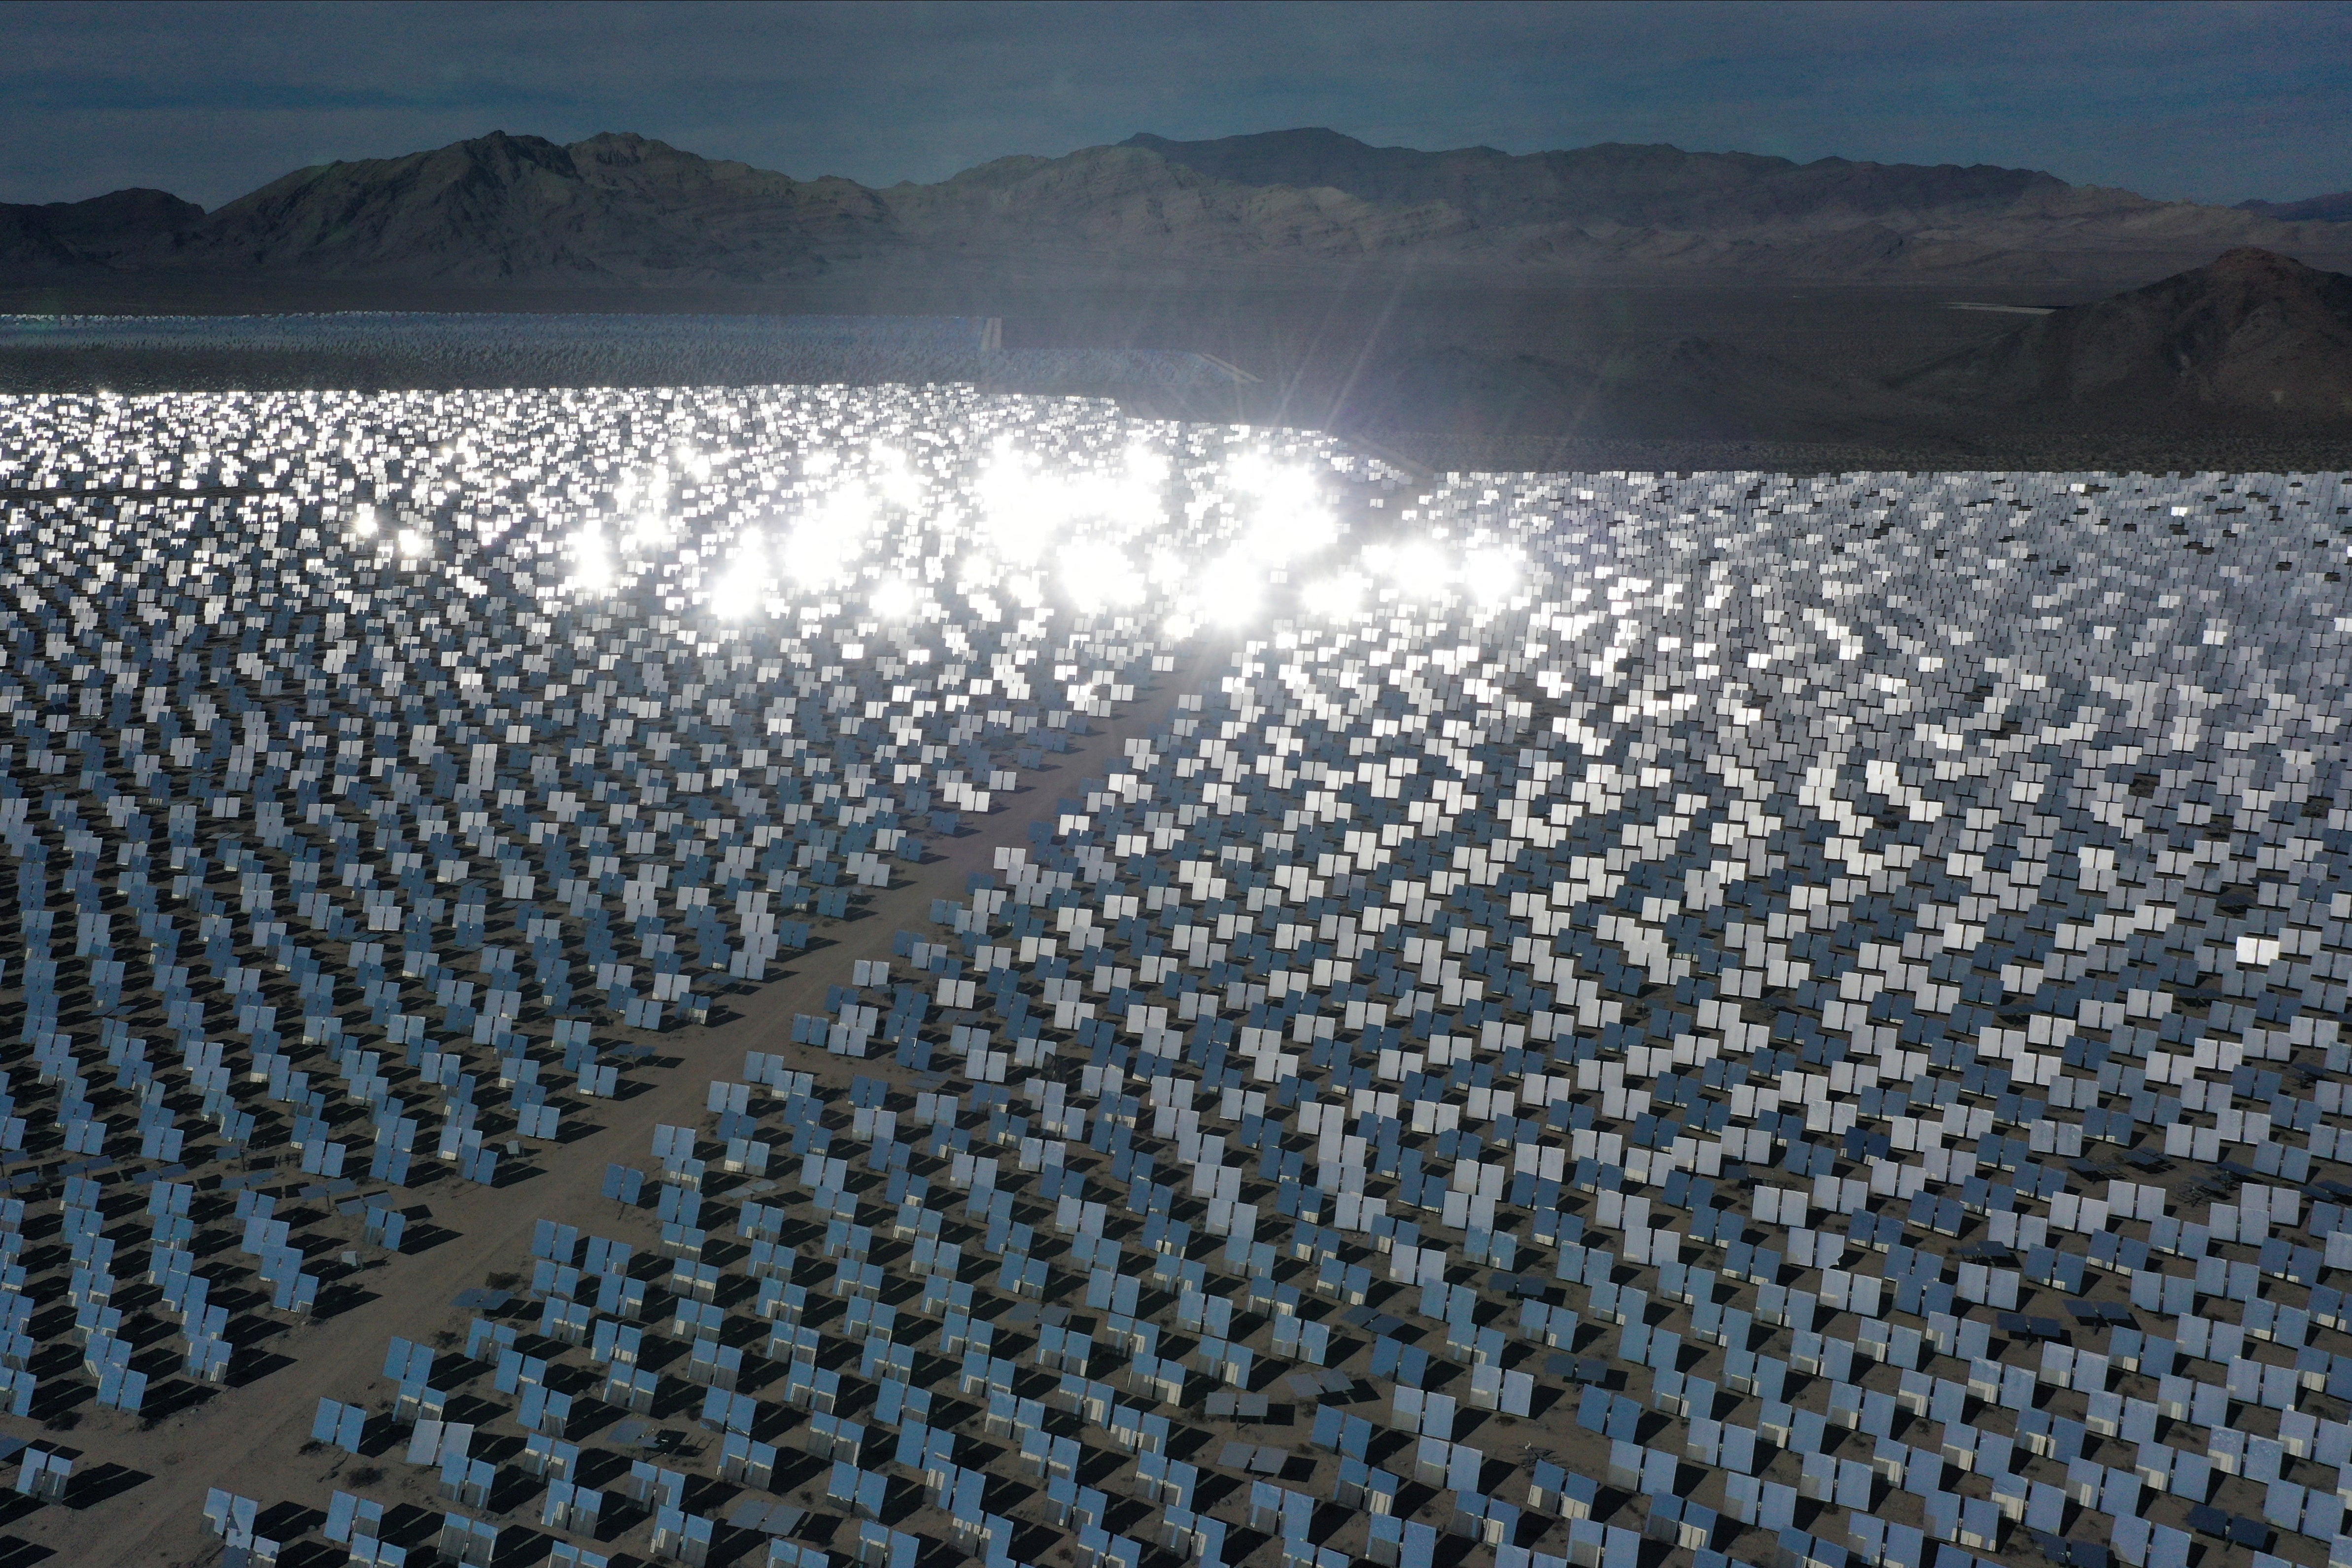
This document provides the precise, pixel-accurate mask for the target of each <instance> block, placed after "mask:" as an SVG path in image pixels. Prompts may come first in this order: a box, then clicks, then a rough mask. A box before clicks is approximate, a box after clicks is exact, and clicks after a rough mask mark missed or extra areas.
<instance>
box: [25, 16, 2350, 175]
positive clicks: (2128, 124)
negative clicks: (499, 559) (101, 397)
mask: <svg viewBox="0 0 2352 1568" xmlns="http://www.w3.org/2000/svg"><path fill="white" fill-rule="evenodd" d="M0 98H4V99H5V102H6V103H7V105H8V107H9V110H10V113H9V116H8V119H9V121H10V131H11V153H12V156H11V157H10V159H9V160H8V161H7V162H6V164H5V167H0V201H17V202H26V201H57V200H73V199H79V198H81V197H85V196H91V195H96V194H99V193H102V192H106V191H110V190H116V189H120V188H121V187H123V186H128V185H150V186H160V187H162V188H163V189H166V190H170V191H173V192H175V193H179V194H181V195H184V196H186V197H188V198H189V199H191V200H193V201H197V202H201V203H203V204H205V205H206V206H215V205H218V204H221V203H222V202H225V201H227V200H229V199H230V198H232V197H235V196H236V195H239V194H242V193H245V192H246V191H248V190H251V189H253V188H254V187H256V186H257V185H259V184H262V183H266V182H267V181H268V180H270V179H273V178H275V177H276V176H278V174H281V173H284V172H287V171H288V170H289V169H294V168H299V167H301V166H303V165H305V164H310V163H315V162H326V161H328V160H331V159H337V158H365V157H381V156H387V155H392V154H396V153H401V152H414V151H416V150H418V149H420V148H425V147H433V146H438V145H441V144H442V143H445V142H448V141H456V140H458V139H460V138H462V137H467V136H474V135H479V134H481V133H482V132H484V131H489V130H492V129H500V130H505V131H511V132H515V133H518V134H520V133H525V132H528V133H533V134H537V135H541V136H546V137H550V138H551V139H554V140H557V141H569V140H574V139H577V138H579V137H582V136H585V135H589V134H592V133H593V132H595V131H641V132H643V133H644V134H646V135H648V136H654V137H658V138H660V139H661V140H663V141H670V142H673V143H676V144H677V145H678V146H681V147H685V148H688V149H690V150H692V151H694V152H701V153H705V154H707V155H709V156H712V157H728V158H739V159H741V160H743V161H745V162H751V163H756V164H759V165H761V166H762V167H766V168H772V169H780V170H782V171H784V172H787V173H791V174H794V175H798V176H802V177H804V178H805V177H810V176H814V175H817V174H827V173H831V174H845V175H848V176H850V177H851V178H854V179H856V180H860V181H863V182H866V183H869V184H888V183H894V182H896V181H898V180H902V179H912V180H936V179H940V178H943V177H945V176H946V175H948V174H950V173H953V172H955V171H956V170H958V169H962V168H967V167H969V166H971V164H973V163H977V162H984V161H985V160H987V159H990V158H993V157H999V156H1003V155H1004V154H1007V153H1014V152H1029V153H1039V154H1044V155H1047V156H1055V155H1059V154H1061V153H1064V152H1070V151H1072V150H1074V149H1076V148H1079V147H1085V146H1089V145H1095V144H1099V143H1102V142H1107V141H1118V140H1121V139H1122V138H1124V137H1126V136H1128V135H1129V133H1131V132H1133V131H1156V132H1158V133H1159V134H1160V135H1163V136H1171V137H1176V138H1180V139H1181V138H1190V137H1210V136H1224V135H1233V134H1236V133H1240V132H1246V131H1272V130H1281V129H1286V128H1288V127H1293V126H1302V125H1325V126H1329V127H1331V128H1333V129H1335V130H1338V131H1345V132H1347V133H1348V134H1349V135H1353V136H1358V137H1361V138H1363V139H1364V140H1366V141H1373V142H1379V143H1384V144H1386V143H1394V144H1401V145H1406V146H1412V147H1423V148H1443V147H1459V146H1465V145H1470V144H1473V143H1481V142H1483V143H1486V144H1487V145H1490V146H1495V147H1500V148H1503V149H1505V150H1507V151H1509V152H1533V151H1537V150H1539V149H1544V148H1552V147H1579V146H1585V145H1589V144H1591V143H1592V142H1596V141H1665V142H1672V143H1675V145H1677V146H1681V147H1685V148H1692V149H1703V150H1712V151H1730V150H1737V151H1741V152H1768V153H1777V154H1780V155H1781V156H1784V157H1790V158H1795V159H1798V160H1801V161H1802V160H1810V159H1813V158H1820V157H1826V156H1839V157H1846V158H1854V159H1874V160H1877V161H1880V162H1925V163H1940V162H1952V163H1980V162H1981V163H1999V164H2005V165H2011V166H2019V167H2028V168H2039V169H2047V170H2049V171H2051V172H2053V173H2056V174H2058V175H2060V176H2062V177H2063V178H2065V179H2068V180H2072V181H2074V182H2076V183H2090V184H2100V185H2118V186H2123V187H2126V188H2128V189H2131V190H2135V191H2139V192H2141V193H2145V194H2147V195H2152V196H2160V197H2180V198H2188V199H2193V200H2200V201H2216V202H2234V201H2238V200H2242V199H2243V198H2245V197H2248V196H2263V197H2268V198H2271V199H2273V200H2284V199H2292V198H2294V197H2299V196H2306V195H2314V194H2317V193H2322V192H2330V191H2340V190H2345V189H2347V188H2352V137H2347V134H2346V132H2345V127H2346V126H2347V124H2352V5H2347V4H2342V3H2337V0H2319V3H2305V4H2216V3H2208V4H2200V5H2171V4H2121V5H2117V4H2106V3H2086V4H2072V5H2039V4H2006V3H2000V0H1993V3H1985V4H1967V5H1946V4H1939V3H1936V4H1931V3H1919V4H1903V3H1885V4H1871V5H1865V4H1839V5H1814V4H1803V3H1790V4H1780V5H1750V4H1714V5H1682V4H1674V3H1658V4H1648V5H1613V4H1584V5H1477V4H1465V3H1462V0H1455V3H1453V4H1446V5H1417V4H1389V5H1353V4H1317V3H1313V0H1297V3H1291V4H1285V5H1250V4H1238V3H1227V4H1216V5H1195V4H1189V3H1183V0H1171V3H1166V4H1158V5H1097V4H1070V5H1039V4H1001V5H989V4H955V5H929V4H919V3H908V4H898V5H878V4H861V5H833V4H814V5H790V4H734V3H719V4H692V3H667V4H657V5H640V4H634V3H630V0H606V3H604V4H599V5H541V4H505V3H496V0H492V3H479V4H437V3H436V4H375V3H371V0H348V3H342V4H332V5H312V4H305V3H296V0H280V3H276V4H268V5H247V4H242V3H238V0H220V3H215V4H205V5H180V4H146V3H117V4H110V5H88V4H63V5H60V4H48V3H25V0H19V3H17V4H14V5H8V6H5V7H0Z"/></svg>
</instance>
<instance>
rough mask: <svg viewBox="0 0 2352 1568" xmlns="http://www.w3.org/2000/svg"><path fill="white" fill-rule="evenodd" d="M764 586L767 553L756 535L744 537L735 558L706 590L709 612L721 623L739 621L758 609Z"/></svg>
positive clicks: (766, 580)
mask: <svg viewBox="0 0 2352 1568" xmlns="http://www.w3.org/2000/svg"><path fill="white" fill-rule="evenodd" d="M767 587H768V556H767V550H766V549H765V547H764V545H763V543H762V541H761V538H760V536H759V535H757V534H746V535H745V536H743V542H742V543H741V544H740V545H738V546H737V547H736V549H735V559H733V560H731V561H729V562H728V563H727V569H726V570H724V571H723V572H721V573H720V574H719V579H718V580H717V581H716V582H714V583H712V584H711V588H710V612H711V613H712V614H713V615H716V616H718V617H719V619H720V620H721V621H740V620H742V619H743V618H744V617H745V616H747V615H749V614H751V612H753V611H754V610H757V609H758V608H759V607H760V601H761V599H762V597H764V596H765V594H766V592H767Z"/></svg>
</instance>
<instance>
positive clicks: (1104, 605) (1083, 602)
mask: <svg viewBox="0 0 2352 1568" xmlns="http://www.w3.org/2000/svg"><path fill="white" fill-rule="evenodd" d="M1062 583H1063V586H1064V587H1065V588H1066V589H1067V590H1068V591H1069V595H1070V598H1071V600H1072V601H1073V602H1074V603H1076V606H1077V608H1078V609H1080V610H1081V611H1085V612H1089V613H1091V612H1095V611H1098V610H1112V609H1118V608H1121V607H1124V606H1126V605H1129V604H1133V603H1135V602H1136V601H1138V600H1139V599H1141V598H1142V597H1143V579H1142V577H1141V576H1140V575H1139V573H1138V572H1137V571H1136V570H1135V568H1134V566H1133V565H1132V564H1131V563H1130V562H1129V560H1128V559H1127V557H1126V556H1125V555H1124V554H1122V553H1121V552H1120V551H1119V549H1118V547H1117V546H1115V545H1111V544H1108V543H1106V542H1104V541H1103V540H1100V539H1081V540H1079V541H1078V542H1077V543H1076V544H1074V545H1072V546H1070V547H1069V548H1068V549H1065V550H1064V551H1063V552H1062Z"/></svg>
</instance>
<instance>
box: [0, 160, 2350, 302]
mask: <svg viewBox="0 0 2352 1568" xmlns="http://www.w3.org/2000/svg"><path fill="white" fill-rule="evenodd" d="M2311 206H2312V204H2295V205H2294V206H2292V207H2288V208H2280V209H2276V210H2271V209H2264V210H2249V209H2246V208H2227V207H2217V206H2204V205H2198V204H2191V203H2184V202H2159V201H2153V200H2150V199H2148V198H2147V197H2143V196H2138V195H2135V194H2133V193H2130V192H2126V191H2116V190H2106V189H2102V188H2099V187H2095V186H2080V185H2072V184H2069V183H2066V182H2064V181H2063V180H2060V179H2058V178H2057V177H2056V176H2054V175H2052V174H2048V173H2042V172H2035V171H2032V170H2021V169H2000V168H1992V167H1988V166H1981V165H1980V166H1976V167H1969V168H1962V167H1958V166H1956V165H1950V164H1944V165H1937V166H1933V167H1928V166H1922V165H1912V164H1881V163H1870V162H1850V161H1847V160H1844V159H1822V160H1819V161H1816V162H1810V163H1802V164H1800V163H1795V162H1790V161H1789V160H1787V159H1781V158H1769V157H1762V156H1758V155H1754V154H1748V153H1738V152H1726V153H1717V152H1684V151H1682V150H1680V149H1677V148H1674V147H1665V146H1629V145H1622V144H1616V143H1610V144H1604V145H1601V146H1596V147H1587V148H1581V149H1578V150H1575V151H1571V152H1536V153H1526V154H1513V153H1507V152H1498V151H1496V150H1495V149H1493V148H1487V147H1472V148H1462V149H1456V150H1454V151H1450V152H1420V151H1416V150H1413V149H1411V148H1402V147H1374V146H1371V145H1369V144H1367V143H1365V142H1362V141H1357V140H1355V139H1353V138H1351V137H1348V136H1344V135H1341V134H1339V132H1337V131H1328V130H1300V131H1274V132H1268V133H1265V134H1262V135H1252V136H1234V137H1226V138H1223V139H1219V140H1215V141H1169V140H1167V139H1165V138H1161V137H1157V136H1150V135H1138V136H1135V137H1132V138H1130V139H1129V141H1125V142H1123V143H1120V144H1118V145H1117V146H1110V147H1091V148H1086V149H1082V150H1080V151H1078V152H1073V153H1070V154H1068V155H1066V156H1065V157H1060V158H1037V157H1011V158H1003V159H998V160H996V161H994V162H988V163H983V164H981V165H979V166H978V167H976V168H972V169H968V170H965V171H964V172H961V173H959V174H956V175H954V176H953V177H952V178H950V179H947V180H943V181H940V182H937V183H929V184H915V183H901V184H898V185H893V186H889V187H887V188H883V189H875V188H871V187H867V186H865V185H861V184H858V183H856V182H854V181H850V180H845V179H839V178H832V177H827V178H820V179H814V180H800V179H795V178H793V177H792V176H790V175H787V174H782V173H778V172H774V171H771V170H763V169H758V168H754V167H752V166H751V165H749V164H746V163H740V162H726V161H720V160H713V159H708V158H703V157H700V156H698V155H697V154H695V153H692V152H683V151H681V150H679V149H677V148H675V147H671V146H669V145H667V144H666V143H664V142H660V141H652V140H649V139H647V138H645V137H642V136H636V135H631V134H620V133H614V134H605V135H599V136H593V137H590V138H588V139H587V140H585V141H575V142H572V143H570V144H569V145H559V144H558V143H555V142H552V141H546V140H544V139H542V138H539V137H534V136H510V135H508V134H506V133H505V132H503V131H494V132H492V133H490V134H488V135H487V136H481V137H477V138H474V139H471V140H468V141H458V142H454V143H452V144H450V145H449V146H446V147H441V148H437V149H434V150H432V151H429V152H415V153H410V154H407V155H405V156H403V157H398V158H381V159H365V160H358V161H353V162H335V163H327V164H321V165H318V166H316V167H313V168H309V169H302V170H298V171H296V172H292V173H289V174H287V175H285V176H283V177H282V178H280V179H278V180H275V181H273V182H271V183H268V184H267V185H265V186H263V187H262V188H261V189H259V190H257V191H255V192H253V193H250V194H248V195H246V196H242V197H239V198H238V199H237V200H236V201H233V202H230V203H228V204H226V205H224V206H222V207H220V208H218V209H216V210H215V211H212V212H209V213H207V212H205V211H203V210H201V209H199V208H197V207H196V206H195V205H194V204H191V203H187V202H183V201H180V200H178V199H177V198H174V197H172V196H170V195H167V194H165V193H162V192H157V191H121V192H116V193H113V194H110V195H107V196H101V197H98V198H96V199H95V200H92V201H87V202H77V203H56V204H46V205H14V206H0V278H14V279H26V278H39V277H66V276H73V275H105V274H146V275H205V276H213V277H220V276H228V277H251V278H288V279H291V278H378V279H405V280H415V281H425V280H432V281H440V282H449V283H466V284H488V285H499V284H531V285H539V286H545V285H558V286H585V287H674V286H684V287H694V286H709V285H713V284H744V283H772V282H781V281H786V280H792V279H802V278H809V277H818V276H824V275H827V274H833V275H839V274H841V273H844V272H845V271H846V272H855V271H856V269H858V268H860V267H899V266H908V265H911V266H916V267H937V266H952V265H964V266H982V265H986V264H989V263H992V262H999V261H1002V260H1004V259H1006V258H1019V257H1024V256H1029V257H1052V258H1055V259H1056V260H1059V261H1062V262H1073V261H1077V262H1085V263H1087V264H1090V265H1097V266H1101V267H1107V268H1109V269H1111V270H1113V271H1117V270H1118V269H1122V268H1132V267H1139V266H1145V265H1161V264H1168V263H1225V262H1243V261H1246V262H1261V263H1277V264H1280V263H1295V264H1328V263H1333V262H1349V263H1363V262H1389V263H1398V264H1412V265H1420V266H1437V267H1445V266H1472V267H1480V268H1485V269H1504V270H1508V271H1512V272H1517V273H1524V274H1531V275H1539V276H1561V275H1595V276H1601V275H1617V276H1624V275H1629V274H1632V275H1644V276H1648V275H1656V274H1660V273H1668V274H1675V275H1679V276H1719V277H1727V278H1730V277H1738V278H1750V277H1784V278H1804V279H1808V280H1811V281H1816V282H1821V281H1841V280H1848V281H1895V280H1906V279H1919V280H1927V279H1936V278H1943V277H2001V278H2005V279H2011V280H2020V281H2023V280H2032V279H2039V278H2058V277H2093V276H2096V277H2113V276H2126V275H2130V274H2133V273H2137V274H2138V275H2139V276H2141V277H2149V276H2154V275H2156V274H2158V273H2160V272H2162V271H2164V270H2167V269H2168V267H2169V266H2172V265H2178V264H2179V263H2180V262H2182V261H2183V260H2185V259H2186V258H2189V257H2192V256H2210V255H2212V254H2214V253H2215V252H2216V251H2217V250H2221V249H2226V248H2230V247H2233V246H2263V247H2266V248H2269V249H2272V250H2274V251H2280V252H2283V253H2286V254H2296V255H2305V256H2332V255H2336V254H2343V253H2352V233H2347V230H2346V229H2345V228H2343V227H2341V226H2338V225H2335V224H2333V223H2330V222H2326V221H2322V220H2323V219H2324V218H2325V217H2326V215H2328V214H2326V213H2324V212H2322V211H2320V210H2318V209H2316V208H2315V209H2314V210H2312V211H2310V212H2305V211H2303V209H2304V208H2305V207H2311ZM2305 220H2307V221H2305Z"/></svg>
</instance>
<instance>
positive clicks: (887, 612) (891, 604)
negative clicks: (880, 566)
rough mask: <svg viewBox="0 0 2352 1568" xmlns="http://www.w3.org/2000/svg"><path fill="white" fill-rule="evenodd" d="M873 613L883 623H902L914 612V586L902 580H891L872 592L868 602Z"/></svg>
mask: <svg viewBox="0 0 2352 1568" xmlns="http://www.w3.org/2000/svg"><path fill="white" fill-rule="evenodd" d="M870 602H871V603H872V604H873V606H874V613H875V614H877V615H879V616H880V617H882V619H883V620H885V621H904V620H905V619H906V618H907V617H908V616H909V615H912V614H913V613H914V612H915V605H916V603H917V595H916V592H915V585H914V584H913V583H911V582H908V581H907V580H905V579H904V578H896V577H894V578H892V579H890V580H888V581H887V582H885V583H883V584H882V585H881V586H880V587H879V588H877V589H876V590H875V591H874V597H873V599H872V601H870Z"/></svg>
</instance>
